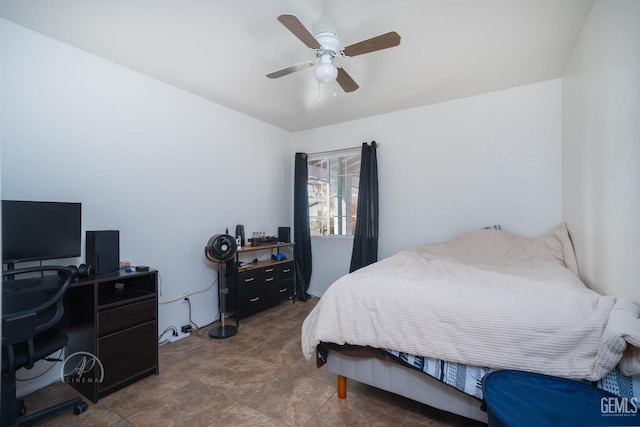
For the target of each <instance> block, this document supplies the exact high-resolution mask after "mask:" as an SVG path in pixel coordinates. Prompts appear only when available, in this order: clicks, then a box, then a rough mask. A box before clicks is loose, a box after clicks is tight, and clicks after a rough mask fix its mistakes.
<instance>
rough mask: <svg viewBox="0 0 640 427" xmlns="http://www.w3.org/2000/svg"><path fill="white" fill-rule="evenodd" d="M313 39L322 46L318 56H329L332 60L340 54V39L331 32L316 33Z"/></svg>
mask: <svg viewBox="0 0 640 427" xmlns="http://www.w3.org/2000/svg"><path fill="white" fill-rule="evenodd" d="M314 37H315V39H316V40H318V43H320V45H322V50H320V49H318V56H320V57H322V56H324V55H327V54H329V55H331V57H332V58H333V57H334V56H336V55H340V54H341V52H342V45H341V44H340V37H338V35H337V34H336V33H332V32H331V31H322V32H320V33H317V34H316V35H315V36H314Z"/></svg>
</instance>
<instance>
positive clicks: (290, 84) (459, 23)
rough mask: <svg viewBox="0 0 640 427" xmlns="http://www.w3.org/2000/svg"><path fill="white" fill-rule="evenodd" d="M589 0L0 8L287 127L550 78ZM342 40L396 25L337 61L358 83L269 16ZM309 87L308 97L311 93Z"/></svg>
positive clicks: (37, 0) (24, 1)
mask: <svg viewBox="0 0 640 427" xmlns="http://www.w3.org/2000/svg"><path fill="white" fill-rule="evenodd" d="M593 1H594V0H396V1H390V0H297V1H296V0H108V1H105V0H2V1H0V17H3V18H5V19H7V20H9V21H12V22H15V23H17V24H19V25H22V26H24V27H27V28H30V29H32V30H34V31H37V32H39V33H42V34H45V35H47V36H50V37H52V38H54V39H57V40H60V41H62V42H64V43H67V44H69V45H72V46H75V47H77V48H80V49H82V50H84V51H87V52H90V53H92V54H95V55H97V56H100V57H102V58H106V59H108V60H110V61H113V62H115V63H117V64H120V65H123V66H125V67H127V68H130V69H132V70H135V71H138V72H140V73H143V74H146V75H148V76H151V77H153V78H155V79H158V80H161V81H163V82H166V83H168V84H170V85H173V86H176V87H179V88H182V89H184V90H186V91H189V92H191V93H194V94H197V95H199V96H202V97H204V98H207V99H210V100H212V101H215V102H217V103H220V104H223V105H226V106H228V107H230V108H233V109H235V110H238V111H241V112H243V113H246V114H248V115H250V116H253V117H255V118H258V119H260V120H263V121H266V122H269V123H272V124H274V125H275V126H278V127H281V128H283V129H287V130H290V131H298V130H303V129H310V128H314V127H318V126H323V125H328V124H333V123H339V122H345V121H349V120H354V119H358V118H362V117H367V116H372V115H376V114H382V113H387V112H391V111H397V110H402V109H405V108H411V107H415V106H420V105H426V104H432V103H436V102H442V101H446V100H451V99H456V98H461V97H466V96H471V95H476V94H481V93H486V92H491V91H495V90H500V89H506V88H510V87H514V86H519V85H523V84H528V83H534V82H538V81H542V80H547V79H552V78H557V77H560V76H561V75H562V72H563V69H564V66H565V64H566V63H567V60H568V58H569V55H570V54H571V51H572V49H573V46H574V44H575V42H576V40H577V38H578V35H579V33H580V31H581V29H582V26H583V25H584V22H585V20H586V18H587V16H588V14H589V12H590V10H591V7H592V5H593ZM283 13H290V14H294V15H296V16H297V17H298V18H299V19H300V21H301V22H302V23H303V24H304V25H305V26H306V27H307V29H308V30H309V31H310V32H311V33H314V34H315V33H317V32H319V31H333V32H336V33H337V34H338V35H339V36H340V38H341V40H342V44H343V46H347V45H350V44H353V43H356V42H359V41H361V40H364V39H367V38H370V37H373V36H376V35H379V34H382V33H386V32H388V31H396V32H398V33H399V34H400V36H401V37H402V40H401V43H400V45H399V46H398V47H394V48H391V49H386V50H382V51H378V52H373V53H369V54H366V55H361V56H357V57H353V58H346V59H343V60H341V61H339V62H340V63H341V64H342V65H343V66H344V69H345V70H346V71H347V72H348V73H349V74H350V75H351V77H352V78H353V79H354V80H355V81H356V82H357V83H358V84H359V85H360V89H358V90H357V91H355V92H352V93H345V92H343V91H342V89H341V88H340V87H339V86H337V85H336V86H335V88H336V90H335V92H336V96H335V97H334V96H333V95H332V93H333V88H334V85H333V84H328V85H323V86H322V87H319V84H318V83H317V82H316V81H315V79H314V77H313V69H306V70H303V71H300V72H297V73H294V74H291V75H288V76H285V77H282V78H280V79H276V80H273V79H268V78H266V77H265V75H266V74H268V73H270V72H272V71H276V70H279V69H281V68H284V67H287V66H290V65H293V64H297V63H299V62H303V61H306V60H309V59H313V58H315V56H314V54H313V51H311V50H310V49H309V48H307V47H306V46H305V45H304V44H303V43H302V42H301V41H300V40H298V39H297V38H296V37H295V36H294V35H293V34H291V33H290V32H289V31H288V30H287V29H286V28H285V27H284V26H282V25H281V24H280V23H279V22H278V21H277V20H276V18H277V16H278V15H281V14H283ZM319 95H320V96H319Z"/></svg>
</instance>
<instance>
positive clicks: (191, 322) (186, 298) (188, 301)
mask: <svg viewBox="0 0 640 427" xmlns="http://www.w3.org/2000/svg"><path fill="white" fill-rule="evenodd" d="M184 299H185V300H187V304H188V305H189V323H190V324H191V325H193V326H195V331H196V335H198V336H200V332H198V329H200V326H198V324H197V323H196V322H194V321H193V320H192V319H191V301H190V300H189V298H188V297H184Z"/></svg>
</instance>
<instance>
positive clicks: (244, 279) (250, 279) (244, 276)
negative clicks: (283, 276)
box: [238, 268, 261, 289]
mask: <svg viewBox="0 0 640 427" xmlns="http://www.w3.org/2000/svg"><path fill="white" fill-rule="evenodd" d="M260 270H261V269H260V268H255V269H253V270H247V271H241V272H239V273H238V287H239V288H240V289H242V288H243V287H245V286H248V285H256V284H258V283H259V281H260V276H261V274H260V273H261V271H260Z"/></svg>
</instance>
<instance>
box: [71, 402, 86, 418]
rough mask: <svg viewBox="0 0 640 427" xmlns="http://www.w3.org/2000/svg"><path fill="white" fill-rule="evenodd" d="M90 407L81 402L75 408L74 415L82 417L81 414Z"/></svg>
mask: <svg viewBox="0 0 640 427" xmlns="http://www.w3.org/2000/svg"><path fill="white" fill-rule="evenodd" d="M88 407H89V405H87V404H86V402H80V403H78V404H77V405H75V406H74V407H73V413H74V414H76V415H80V414H81V413H83V412H84V411H86V410H87V408H88Z"/></svg>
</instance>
